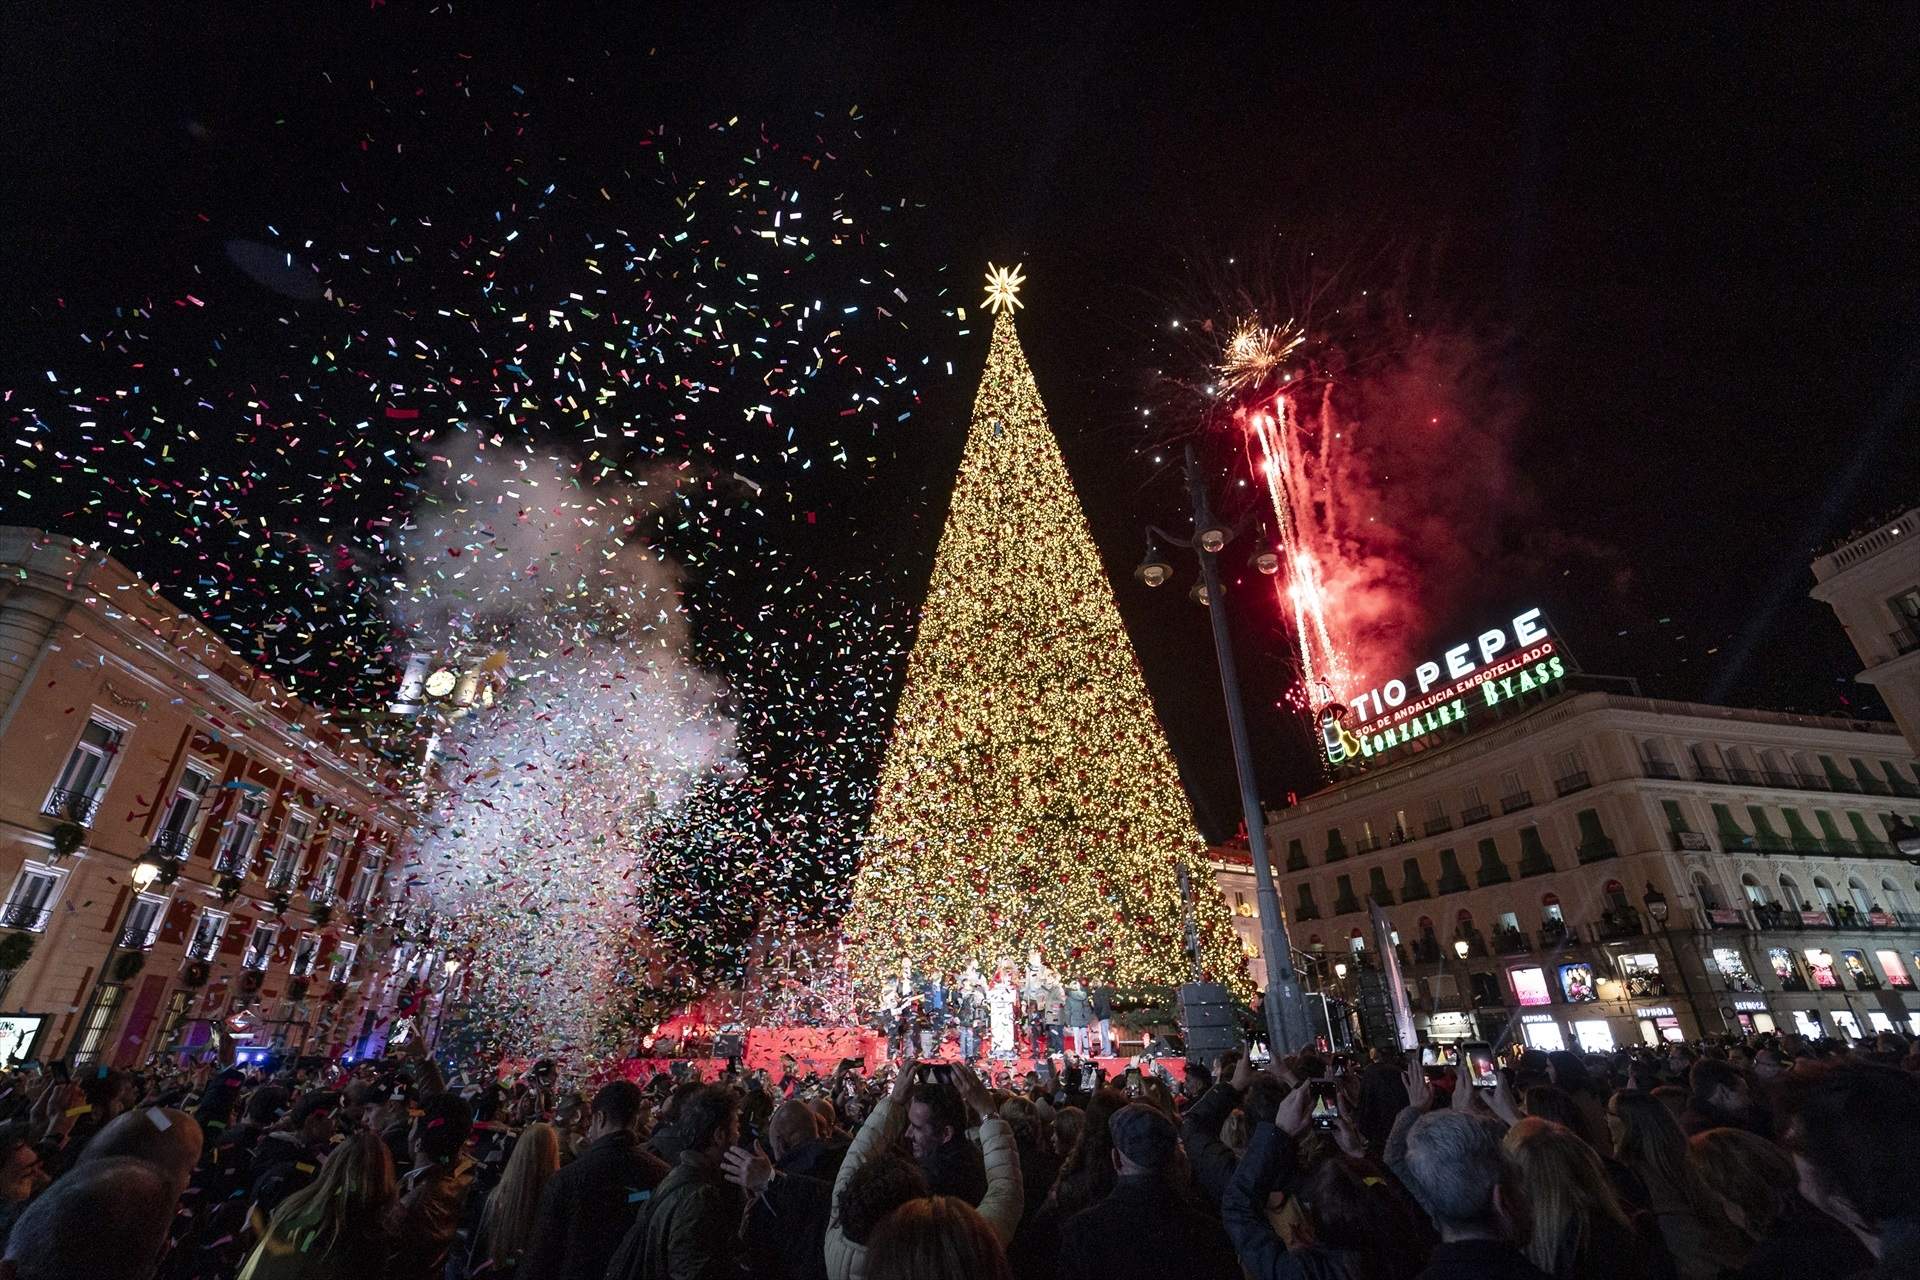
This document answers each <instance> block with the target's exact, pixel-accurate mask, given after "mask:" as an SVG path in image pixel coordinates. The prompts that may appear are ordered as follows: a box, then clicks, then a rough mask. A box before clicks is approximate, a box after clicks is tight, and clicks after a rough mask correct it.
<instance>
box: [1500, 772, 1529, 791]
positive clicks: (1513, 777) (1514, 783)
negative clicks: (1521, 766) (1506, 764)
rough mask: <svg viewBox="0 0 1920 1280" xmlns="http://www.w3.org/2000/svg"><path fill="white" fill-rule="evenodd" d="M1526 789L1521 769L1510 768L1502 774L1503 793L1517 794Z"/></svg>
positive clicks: (1501, 785) (1501, 788) (1501, 789)
mask: <svg viewBox="0 0 1920 1280" xmlns="http://www.w3.org/2000/svg"><path fill="white" fill-rule="evenodd" d="M1526 789H1527V788H1526V785H1525V784H1524V783H1522V782H1521V781H1520V771H1519V770H1518V769H1508V770H1507V771H1506V772H1505V773H1502V774H1501V775H1500V794H1501V795H1503V796H1517V795H1519V794H1520V793H1521V792H1522V791H1525V790H1526Z"/></svg>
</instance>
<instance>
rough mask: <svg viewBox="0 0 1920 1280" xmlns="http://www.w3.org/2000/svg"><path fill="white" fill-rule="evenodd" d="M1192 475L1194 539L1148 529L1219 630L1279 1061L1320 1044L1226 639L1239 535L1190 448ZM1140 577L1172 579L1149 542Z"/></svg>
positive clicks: (1153, 581)
mask: <svg viewBox="0 0 1920 1280" xmlns="http://www.w3.org/2000/svg"><path fill="white" fill-rule="evenodd" d="M1186 472H1187V490H1188V495H1189V496H1190V498H1191V499H1192V502H1193V529H1194V536H1193V537H1192V538H1177V537H1174V536H1173V535H1172V534H1169V533H1167V532H1166V531H1165V530H1162V529H1158V528H1150V529H1149V531H1148V532H1149V537H1150V538H1153V537H1157V538H1160V539H1163V540H1164V541H1166V542H1169V543H1171V544H1173V545H1174V546H1178V547H1187V548H1189V549H1190V550H1192V552H1193V554H1194V558H1195V559H1197V560H1198V561H1199V562H1200V581H1199V583H1197V584H1196V585H1195V588H1194V590H1193V592H1192V595H1193V598H1194V599H1195V601H1196V602H1198V603H1202V604H1205V605H1206V606H1207V613H1208V615H1209V616H1210V618H1211V619H1212V622H1213V650H1214V654H1215V656H1216V657H1217V659H1218V660H1219V663H1220V691H1221V694H1222V695H1223V697H1224V698H1225V699H1226V704H1227V737H1228V739H1229V740H1230V741H1231V743H1232V745H1233V766H1234V772H1235V773H1236V774H1237V775H1238V777H1239V782H1240V811H1241V817H1242V818H1243V820H1244V821H1245V822H1246V826H1247V852H1248V853H1249V854H1250V855H1251V856H1252V858H1253V874H1254V897H1255V901H1257V902H1258V903H1259V904H1260V949H1261V950H1262V951H1263V952H1264V953H1265V958H1266V967H1267V990H1266V997H1265V1001H1264V1003H1265V1010H1264V1011H1265V1013H1266V1019H1267V1042H1268V1044H1269V1045H1271V1046H1272V1049H1273V1054H1274V1056H1275V1057H1276V1058H1277V1057H1279V1056H1280V1055H1282V1054H1286V1053H1297V1052H1299V1051H1301V1050H1303V1049H1307V1048H1310V1047H1311V1046H1312V1045H1313V1042H1314V1034H1313V1024H1312V1021H1311V1019H1309V1017H1308V1016H1307V1007H1306V1001H1305V1000H1304V999H1303V998H1302V996H1301V992H1300V977H1299V975H1298V974H1297V973H1295V972H1294V969H1293V943H1292V942H1291V940H1290V939H1289V938H1288V937H1287V922H1286V921H1285V920H1284V919H1283V918H1282V917H1281V914H1280V895H1279V893H1278V892H1277V891H1276V890H1275V889H1274V885H1273V868H1272V867H1271V866H1270V865H1269V864H1268V862H1267V827H1266V815H1265V813H1264V811H1262V809H1261V808H1260V790H1259V784H1258V783H1257V782H1256V781H1255V779H1254V774H1253V748H1252V746H1251V745H1250V744H1249V742H1248V740H1247V716H1246V709H1245V707H1244V706H1243V705H1242V704H1241V701H1240V676H1239V673H1238V670H1237V668H1236V667H1235V665H1234V661H1233V640H1232V637H1231V636H1230V635H1229V634H1228V632H1227V610H1226V601H1225V600H1224V599H1223V598H1222V596H1221V592H1220V566H1219V563H1218V557H1219V554H1220V552H1221V551H1223V550H1224V549H1225V548H1226V544H1227V543H1228V542H1229V541H1231V540H1232V538H1233V531H1232V530H1231V529H1229V528H1228V527H1227V526H1225V525H1223V524H1220V523H1218V522H1217V521H1215V520H1214V518H1213V513H1212V511H1211V509H1210V508H1209V506H1208V503H1207V490H1206V486H1205V485H1204V484H1203V483H1202V482H1201V479H1200V465H1199V462H1198V460H1197V459H1196V458H1195V456H1194V451H1193V446H1192V445H1188V446H1187V451H1186ZM1256 560H1258V554H1257V553H1256ZM1269 566H1271V567H1269ZM1257 567H1259V569H1260V571H1261V572H1263V573H1266V572H1273V571H1275V570H1277V569H1278V568H1279V565H1278V562H1277V560H1273V559H1272V558H1271V557H1269V558H1268V560H1267V561H1266V562H1264V563H1259V564H1258V566H1257ZM1134 576H1135V577H1136V578H1138V579H1139V580H1140V581H1141V582H1142V583H1144V584H1145V585H1147V586H1149V587H1157V586H1160V585H1161V584H1163V583H1165V582H1166V581H1167V580H1168V579H1169V578H1171V577H1172V576H1173V569H1172V566H1170V565H1168V564H1167V563H1166V562H1165V561H1164V560H1161V559H1159V558H1158V556H1157V554H1156V553H1155V551H1154V546H1153V543H1152V542H1151V541H1149V543H1148V545H1147V558H1146V560H1145V561H1143V562H1142V563H1141V565H1140V567H1139V568H1138V569H1137V570H1135V571H1134Z"/></svg>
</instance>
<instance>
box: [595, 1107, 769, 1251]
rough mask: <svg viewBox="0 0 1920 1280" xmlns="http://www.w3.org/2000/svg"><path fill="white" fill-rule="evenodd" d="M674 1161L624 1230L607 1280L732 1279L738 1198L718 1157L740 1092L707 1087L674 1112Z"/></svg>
mask: <svg viewBox="0 0 1920 1280" xmlns="http://www.w3.org/2000/svg"><path fill="white" fill-rule="evenodd" d="M680 1134H681V1137H682V1138H683V1139H685V1146H684V1147H683V1148H682V1150H681V1152H680V1163H679V1164H677V1165H675V1166H674V1167H673V1172H671V1173H669V1174H668V1175H667V1176H666V1177H665V1178H664V1179H663V1180H662V1181H661V1183H660V1185H659V1186H658V1187H656V1188H655V1189H654V1194H653V1197H652V1198H651V1199H649V1200H648V1201H647V1203H646V1204H645V1206H643V1207H642V1209H641V1211H640V1216H639V1217H638V1218H636V1219H635V1220H634V1223H633V1226H631V1227H629V1228H628V1229H627V1236H626V1239H624V1240H622V1241H621V1242H620V1250H619V1252H618V1253H617V1254H615V1255H614V1259H613V1264H612V1265H611V1266H610V1267H609V1268H608V1269H607V1277H608V1280H734V1278H735V1277H737V1276H738V1275H739V1271H740V1261H741V1249H740V1216H741V1212H742V1210H743V1209H744V1207H745V1200H744V1199H743V1197H742V1196H741V1194H740V1190H739V1188H738V1187H735V1186H734V1185H733V1184H732V1183H730V1182H728V1181H727V1179H726V1175H725V1173H724V1172H723V1170H722V1168H721V1163H720V1162H721V1157H722V1156H724V1155H726V1153H727V1152H728V1151H730V1150H732V1148H733V1146H734V1144H735V1143H736V1142H738V1141H739V1140H740V1095H739V1094H737V1093H735V1092H734V1091H733V1090H732V1089H729V1088H728V1087H727V1086H725V1085H717V1084H716V1085H709V1086H707V1087H706V1088H703V1089H701V1090H700V1092H699V1093H696V1094H695V1095H693V1097H691V1098H689V1099H688V1100H687V1102H686V1105H685V1107H684V1110H683V1114H682V1115H681V1117H680Z"/></svg>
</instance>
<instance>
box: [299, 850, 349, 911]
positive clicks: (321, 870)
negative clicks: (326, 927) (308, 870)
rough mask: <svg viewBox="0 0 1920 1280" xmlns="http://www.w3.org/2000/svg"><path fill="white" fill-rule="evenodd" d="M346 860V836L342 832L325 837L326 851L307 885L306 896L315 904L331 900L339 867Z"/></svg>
mask: <svg viewBox="0 0 1920 1280" xmlns="http://www.w3.org/2000/svg"><path fill="white" fill-rule="evenodd" d="M346 861H347V837H346V835H344V834H340V835H332V836H328V837H327V852H326V855H325V856H324V857H322V858H321V859H320V865H319V866H318V867H316V868H315V869H314V872H313V881H312V882H311V883H310V884H309V885H308V886H307V897H308V898H310V899H312V901H313V903H314V905H315V906H326V905H327V904H329V903H331V902H332V901H333V891H334V889H335V888H336V887H338V885H339V882H340V868H341V867H342V866H344V865H346Z"/></svg>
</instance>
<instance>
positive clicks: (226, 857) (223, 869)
mask: <svg viewBox="0 0 1920 1280" xmlns="http://www.w3.org/2000/svg"><path fill="white" fill-rule="evenodd" d="M250 861H252V859H251V858H250V857H249V856H248V850H247V849H246V848H244V847H242V848H238V849H236V848H233V847H231V846H230V847H228V848H225V849H222V850H221V851H220V852H219V853H218V854H217V855H215V857H214V859H213V869H214V870H215V871H217V872H218V873H220V874H221V875H223V876H232V877H233V878H234V879H236V880H244V879H246V877H247V864H248V863H249V862H250Z"/></svg>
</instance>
